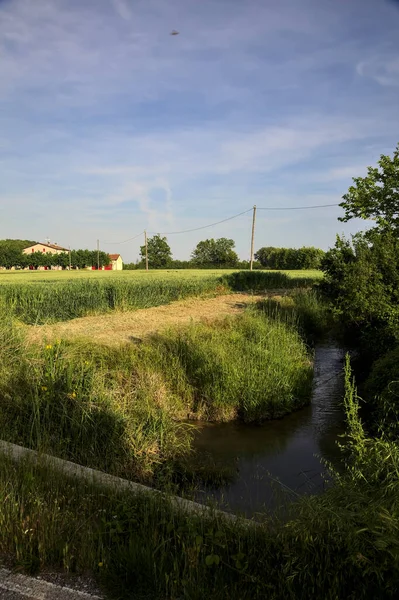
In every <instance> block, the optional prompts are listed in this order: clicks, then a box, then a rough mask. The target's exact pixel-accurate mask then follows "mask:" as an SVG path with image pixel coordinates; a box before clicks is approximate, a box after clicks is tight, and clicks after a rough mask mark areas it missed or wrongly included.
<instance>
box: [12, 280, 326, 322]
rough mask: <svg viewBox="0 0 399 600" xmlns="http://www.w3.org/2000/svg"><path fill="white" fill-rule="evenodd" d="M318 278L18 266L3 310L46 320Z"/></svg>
mask: <svg viewBox="0 0 399 600" xmlns="http://www.w3.org/2000/svg"><path fill="white" fill-rule="evenodd" d="M318 279H320V275H319V273H318V272H317V271H291V272H286V273H284V272H280V271H253V272H249V271H221V270H220V271H207V270H202V271H201V270H193V271H191V270H187V271H184V270H181V271H154V272H149V273H146V272H144V271H125V272H123V271H122V272H120V273H116V272H107V271H100V272H96V271H77V272H73V273H72V272H70V271H68V272H65V271H52V272H51V271H50V272H43V271H40V272H35V273H32V272H18V271H16V272H13V273H5V274H4V273H2V274H1V276H0V312H5V313H7V314H8V315H10V316H14V317H16V318H18V319H19V320H21V321H22V322H24V323H28V324H42V323H46V322H56V321H67V320H69V319H74V318H76V317H83V316H87V315H93V314H102V313H106V312H109V311H112V310H122V311H126V310H136V309H140V308H150V307H153V306H160V305H163V304H168V303H170V302H172V301H175V300H181V299H183V298H188V297H205V296H209V295H214V296H216V295H219V294H226V293H229V292H234V291H248V290H251V291H253V292H260V293H262V292H266V291H268V290H272V289H293V288H301V287H306V286H309V285H312V284H313V283H314V282H315V281H317V280H318Z"/></svg>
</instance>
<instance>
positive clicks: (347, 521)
mask: <svg viewBox="0 0 399 600" xmlns="http://www.w3.org/2000/svg"><path fill="white" fill-rule="evenodd" d="M346 387H347V393H346V400H345V406H346V411H347V419H348V437H347V440H346V442H345V447H346V452H347V451H348V450H350V452H351V454H350V456H351V458H350V460H348V461H347V468H346V471H345V473H343V474H340V475H338V474H335V475H333V476H334V478H335V485H334V486H333V487H330V488H329V490H328V491H327V492H325V493H324V494H323V495H319V496H314V497H307V498H306V497H305V498H302V499H301V500H299V501H298V502H296V503H294V504H293V505H292V507H291V509H290V512H289V514H288V515H287V518H286V520H285V521H284V522H282V521H280V520H278V519H277V518H273V519H272V518H269V519H268V520H267V521H266V523H265V524H259V525H257V526H252V527H246V526H244V524H243V523H242V522H240V521H237V522H230V521H227V520H221V519H220V517H218V516H216V515H212V514H211V515H210V516H209V518H206V519H204V518H199V517H197V516H195V515H192V514H191V515H183V514H182V513H179V512H177V511H176V510H175V509H172V506H171V504H170V503H169V502H168V499H167V497H165V498H161V497H156V498H154V497H151V496H148V495H145V496H131V495H129V494H128V493H118V492H116V491H111V490H107V491H105V490H104V489H100V488H96V487H94V486H93V485H90V484H89V483H87V482H86V483H85V482H82V481H79V482H77V481H73V480H70V479H68V478H67V477H65V476H62V477H61V476H60V475H58V474H57V473H55V472H53V471H49V470H45V469H43V468H40V467H33V466H32V465H29V464H22V465H19V466H16V465H14V464H12V463H11V462H10V461H9V460H8V459H6V458H4V459H3V460H2V461H0V531H1V535H0V552H1V553H3V554H6V555H7V556H8V557H12V558H13V560H14V564H15V565H16V566H17V567H21V566H22V567H24V568H25V569H28V570H30V571H31V572H35V571H38V570H39V569H40V568H41V567H44V566H46V567H53V568H59V567H61V568H64V569H67V570H69V571H77V572H82V571H87V570H89V571H90V572H92V573H93V574H94V575H95V577H96V578H97V579H98V580H99V581H100V582H102V583H103V584H104V585H105V587H106V589H108V590H110V591H111V593H112V594H113V595H115V596H116V597H119V598H129V597H132V595H133V594H134V595H135V597H137V596H138V594H140V593H142V594H148V595H149V596H150V597H159V598H165V599H166V598H168V599H173V598H190V599H191V600H202V599H203V598H207V597H209V598H213V599H216V600H227V599H229V600H230V598H240V599H243V600H246V599H248V600H249V599H254V600H261V599H262V600H263V599H265V598H271V599H275V600H286V599H290V600H308V599H309V598H323V600H324V599H325V600H337V599H341V598H348V599H350V600H366V599H367V600H368V599H369V598H379V599H394V598H397V596H398V590H399V552H398V534H399V489H398V487H399V478H398V472H399V449H398V445H397V444H394V443H392V442H389V441H386V440H373V439H370V438H367V436H366V434H365V432H364V430H363V426H362V423H361V421H360V419H359V406H358V399H357V395H356V391H355V390H354V387H353V384H352V381H351V375H350V371H349V367H348V365H347V377H346ZM365 449H366V451H365Z"/></svg>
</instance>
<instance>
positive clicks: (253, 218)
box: [249, 204, 256, 271]
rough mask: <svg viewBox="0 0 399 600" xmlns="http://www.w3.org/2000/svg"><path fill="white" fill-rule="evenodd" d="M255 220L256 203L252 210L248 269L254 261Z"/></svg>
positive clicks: (250, 268)
mask: <svg viewBox="0 0 399 600" xmlns="http://www.w3.org/2000/svg"><path fill="white" fill-rule="evenodd" d="M255 220H256V204H254V212H253V215H252V236H251V261H250V265H249V270H250V271H252V267H253V263H254V239H255Z"/></svg>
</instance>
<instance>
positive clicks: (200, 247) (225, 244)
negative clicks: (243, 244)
mask: <svg viewBox="0 0 399 600" xmlns="http://www.w3.org/2000/svg"><path fill="white" fill-rule="evenodd" d="M234 248H235V242H234V240H231V239H227V238H219V239H217V240H215V239H213V238H211V239H209V240H203V241H202V242H199V243H198V244H197V246H196V247H195V248H194V250H193V252H192V254H191V259H192V262H193V263H194V264H195V265H209V266H213V267H227V266H231V267H235V266H236V264H237V263H238V256H237V254H236V252H235V251H234Z"/></svg>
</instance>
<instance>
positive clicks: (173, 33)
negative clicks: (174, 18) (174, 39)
mask: <svg viewBox="0 0 399 600" xmlns="http://www.w3.org/2000/svg"><path fill="white" fill-rule="evenodd" d="M170 35H179V32H178V31H176V29H174V30H173V31H171V32H170Z"/></svg>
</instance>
